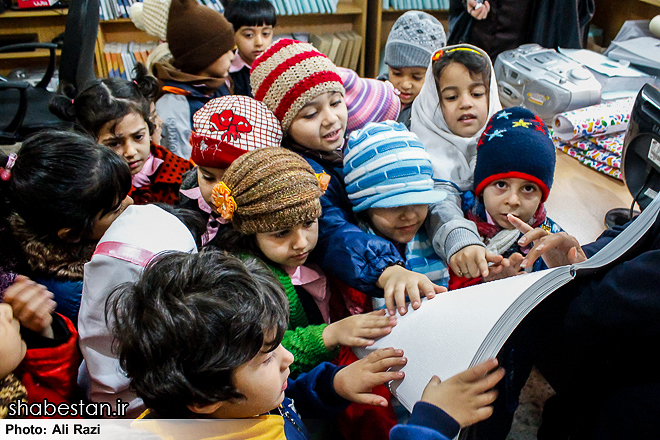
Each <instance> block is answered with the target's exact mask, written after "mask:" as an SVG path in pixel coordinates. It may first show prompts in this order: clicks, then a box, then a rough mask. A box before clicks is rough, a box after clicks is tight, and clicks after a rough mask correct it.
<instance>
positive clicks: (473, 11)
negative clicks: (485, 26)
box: [466, 0, 490, 20]
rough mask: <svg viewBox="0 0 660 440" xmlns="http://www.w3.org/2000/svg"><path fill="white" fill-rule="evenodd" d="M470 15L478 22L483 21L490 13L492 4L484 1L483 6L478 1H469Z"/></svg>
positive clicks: (468, 9)
mask: <svg viewBox="0 0 660 440" xmlns="http://www.w3.org/2000/svg"><path fill="white" fill-rule="evenodd" d="M466 8H467V11H468V13H469V14H470V15H471V16H472V17H474V18H476V19H477V20H483V19H484V18H486V17H487V16H488V12H490V3H488V2H487V1H484V2H483V3H482V4H481V6H480V4H479V2H477V0H468V1H467V5H466Z"/></svg>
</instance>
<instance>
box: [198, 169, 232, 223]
mask: <svg viewBox="0 0 660 440" xmlns="http://www.w3.org/2000/svg"><path fill="white" fill-rule="evenodd" d="M225 171H226V170H224V169H222V168H211V167H202V166H199V165H197V183H198V184H199V191H200V192H201V193H202V197H203V198H204V201H205V202H206V203H207V204H208V205H209V206H210V207H211V209H213V212H215V213H216V214H217V213H218V211H217V210H216V209H215V205H214V204H213V197H211V194H212V193H213V187H214V186H215V185H216V184H217V183H218V182H220V181H221V180H222V177H223V176H224V175H225Z"/></svg>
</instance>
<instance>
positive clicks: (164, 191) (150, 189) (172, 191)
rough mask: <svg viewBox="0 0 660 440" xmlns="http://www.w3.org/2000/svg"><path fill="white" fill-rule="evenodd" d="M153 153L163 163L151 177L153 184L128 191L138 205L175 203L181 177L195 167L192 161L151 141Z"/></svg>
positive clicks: (177, 198)
mask: <svg viewBox="0 0 660 440" xmlns="http://www.w3.org/2000/svg"><path fill="white" fill-rule="evenodd" d="M151 154H153V155H154V157H155V158H157V159H162V160H163V163H162V164H161V165H160V167H158V170H157V171H156V172H155V173H154V174H153V175H152V176H151V177H150V180H151V184H150V185H147V186H142V187H140V188H135V187H131V191H130V192H129V193H128V195H129V196H131V197H132V198H133V202H134V203H135V204H136V205H146V204H148V203H154V202H162V203H167V204H168V205H174V203H175V202H177V201H178V200H179V187H181V177H182V176H183V174H184V173H185V172H186V171H188V170H190V169H191V168H192V167H193V164H192V162H190V161H189V160H186V159H183V158H181V157H179V156H177V155H176V154H174V153H172V152H171V151H169V150H168V149H166V148H164V147H161V146H160V145H156V144H154V143H153V142H152V143H151Z"/></svg>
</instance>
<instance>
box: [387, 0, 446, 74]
mask: <svg viewBox="0 0 660 440" xmlns="http://www.w3.org/2000/svg"><path fill="white" fill-rule="evenodd" d="M446 44H447V36H446V35H445V29H444V28H443V27H442V23H440V22H439V21H438V19H437V18H435V17H434V16H432V15H430V14H427V13H426V12H422V11H408V12H406V13H405V14H403V15H402V16H401V17H399V19H398V20H397V21H396V22H395V23H394V26H392V30H391V31H390V35H389V36H388V37H387V44H385V64H387V65H388V66H390V67H394V68H397V67H428V66H429V63H430V62H431V56H432V55H433V54H434V53H435V51H436V50H438V49H440V48H442V47H444V46H445V45H446Z"/></svg>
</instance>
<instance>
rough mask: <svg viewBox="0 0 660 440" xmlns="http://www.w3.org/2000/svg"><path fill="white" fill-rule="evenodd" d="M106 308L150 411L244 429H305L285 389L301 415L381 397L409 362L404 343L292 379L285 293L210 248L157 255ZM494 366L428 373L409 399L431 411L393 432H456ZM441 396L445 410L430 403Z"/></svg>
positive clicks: (483, 394)
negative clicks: (236, 422)
mask: <svg viewBox="0 0 660 440" xmlns="http://www.w3.org/2000/svg"><path fill="white" fill-rule="evenodd" d="M109 307H110V309H109V311H110V314H111V316H112V317H113V320H115V322H116V327H115V332H114V334H115V338H116V341H117V348H118V352H119V356H120V359H121V363H122V367H123V368H124V370H125V371H126V372H127V374H128V377H129V378H130V379H131V385H132V387H133V388H134V389H135V390H136V392H137V394H138V395H139V396H141V397H142V398H143V399H144V401H145V403H146V405H147V407H148V408H149V410H148V411H147V412H146V413H145V414H144V415H143V416H144V417H146V418H153V417H157V418H219V419H239V418H240V419H248V421H249V420H252V421H254V422H255V423H254V424H253V425H250V426H248V427H247V429H251V430H252V431H251V432H250V435H249V436H248V435H247V434H246V435H245V437H256V436H257V435H263V436H264V438H265V436H266V435H269V437H268V438H289V439H294V438H295V439H308V438H311V437H310V436H309V433H308V432H307V430H306V429H305V427H304V425H303V424H302V421H301V419H300V416H299V415H298V413H297V411H296V409H295V408H294V406H293V400H292V398H295V403H296V407H297V408H298V409H300V410H301V411H302V412H303V413H304V414H303V415H304V416H305V417H306V418H315V417H332V416H333V415H334V414H336V413H337V411H338V410H340V409H342V408H344V407H345V406H346V405H347V404H348V400H351V401H357V402H361V403H369V404H372V405H385V404H386V401H385V399H384V398H382V397H380V396H376V395H373V394H371V389H372V387H373V386H375V385H377V384H381V383H384V382H386V381H389V380H395V379H401V378H403V373H402V372H400V371H387V370H388V369H389V368H393V367H400V366H402V365H404V364H405V362H406V359H405V358H403V357H402V356H403V352H402V351H401V350H394V349H391V348H388V349H382V350H378V351H376V352H374V353H372V354H371V355H369V356H367V357H366V358H364V359H362V360H360V361H357V362H355V363H353V364H351V365H349V366H347V367H344V368H342V367H336V366H334V365H331V364H328V363H324V364H321V365H319V366H318V367H317V368H315V369H314V370H312V371H311V372H309V373H306V374H303V375H301V376H299V377H298V378H297V379H296V380H295V381H294V380H290V379H288V376H289V365H290V364H291V362H293V356H292V355H291V353H289V352H288V351H287V350H285V349H284V348H283V347H282V345H281V344H280V341H281V340H282V336H283V334H284V331H285V329H286V327H287V319H288V311H287V310H288V304H287V298H286V295H285V293H284V291H283V289H282V287H281V285H280V284H279V282H278V281H277V280H276V279H275V278H274V277H273V275H272V273H271V272H270V270H269V269H268V268H266V267H265V266H263V265H262V264H260V263H259V262H258V261H257V260H255V259H252V258H246V259H244V260H241V259H239V258H237V257H234V256H231V255H229V254H226V253H222V252H219V251H208V250H204V251H202V252H200V253H199V254H183V253H171V254H166V255H163V256H161V257H159V258H157V259H156V260H155V261H153V262H152V263H151V264H150V265H149V267H148V268H147V269H146V270H145V272H144V275H143V277H142V279H141V280H140V281H138V282H137V283H135V284H133V285H128V286H125V287H124V288H123V289H122V290H119V291H117V292H116V293H115V294H114V295H113V297H112V298H111V301H110V303H109ZM496 365H497V363H496V361H494V360H491V361H488V362H486V363H484V364H481V365H479V366H477V367H475V368H473V369H471V370H468V371H467V372H465V373H461V374H459V375H458V376H455V377H454V378H451V379H449V380H447V381H445V382H443V383H441V384H439V383H438V382H439V381H438V380H437V378H434V379H433V380H431V382H430V384H429V386H428V387H427V389H426V390H425V392H424V395H423V397H422V400H423V401H425V402H429V403H431V404H428V403H422V404H418V405H420V408H419V409H418V408H417V407H416V409H415V410H416V412H417V413H418V414H421V413H424V411H428V412H427V413H424V414H425V416H426V417H420V416H419V415H418V416H417V417H415V412H413V417H415V418H414V419H413V420H418V421H419V422H418V423H420V424H422V423H424V422H422V421H421V420H425V421H426V422H427V423H428V425H426V426H424V427H422V426H409V427H408V428H409V429H412V430H415V429H416V430H417V434H418V435H417V436H416V437H415V436H414V434H412V433H408V435H407V436H406V435H405V434H406V433H405V431H404V433H402V434H401V437H399V438H424V437H428V438H431V436H432V435H434V432H433V430H434V428H438V427H439V426H440V425H442V429H444V430H445V431H444V432H445V435H446V436H447V438H451V437H452V436H453V435H455V434H456V433H457V431H458V426H459V425H460V426H465V424H469V423H472V422H475V421H477V420H481V419H483V418H484V417H488V415H489V407H488V405H489V404H490V402H492V400H493V399H494V398H495V394H494V393H492V391H490V390H491V388H492V387H493V386H494V385H495V384H496V383H497V382H498V381H499V380H500V379H501V378H502V376H503V375H504V371H503V370H502V369H494V368H495V367H496ZM394 369H396V368H394ZM443 385H444V387H443ZM466 385H467V386H466ZM447 398H449V399H448V400H449V403H448V404H447V405H448V406H447V408H450V409H448V410H447V412H444V411H442V410H440V408H438V407H436V406H434V405H433V404H432V403H433V402H444V401H445V400H444V399H447ZM474 400H477V401H479V403H468V402H473V401H474ZM443 405H444V403H443ZM450 414H452V415H453V414H455V415H456V417H457V419H456V420H454V419H453V418H452V415H450ZM459 420H460V421H459ZM222 426H226V427H227V428H226V429H232V428H231V427H229V426H231V425H219V427H220V429H222ZM243 429H246V428H245V425H243ZM224 434H229V433H228V432H224V433H223V432H217V433H215V436H222V435H224ZM435 435H436V438H438V437H437V434H435ZM420 436H424V437H420ZM439 438H443V437H439Z"/></svg>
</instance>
